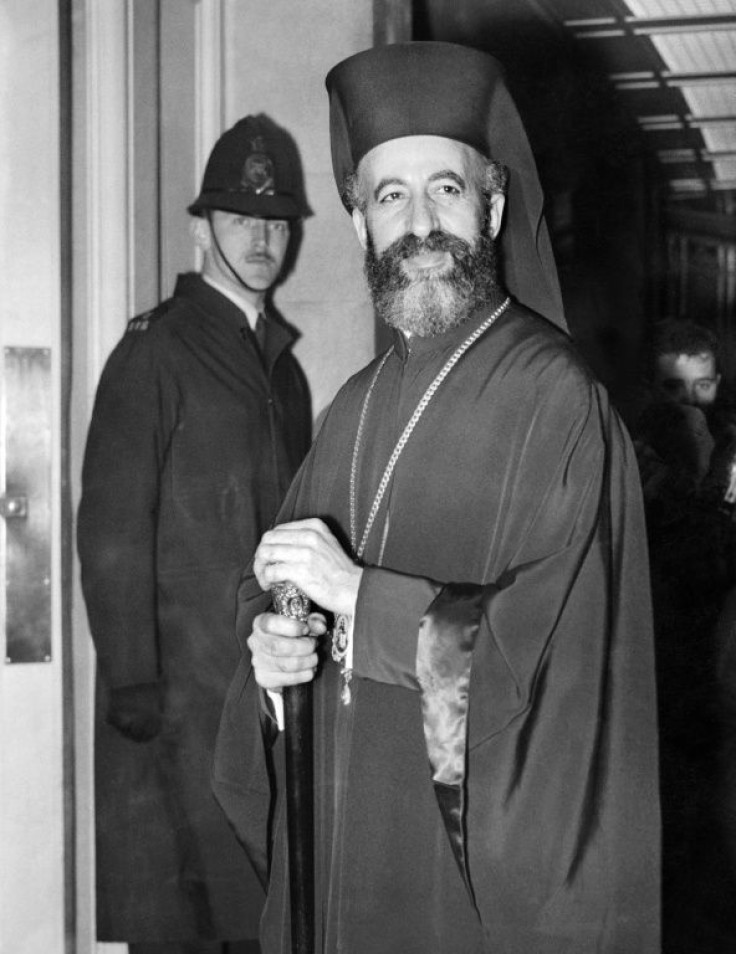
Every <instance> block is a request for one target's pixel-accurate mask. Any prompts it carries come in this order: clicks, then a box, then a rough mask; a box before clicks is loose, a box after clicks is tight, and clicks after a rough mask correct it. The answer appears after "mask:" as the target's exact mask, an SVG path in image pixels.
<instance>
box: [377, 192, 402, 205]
mask: <svg viewBox="0 0 736 954" xmlns="http://www.w3.org/2000/svg"><path fill="white" fill-rule="evenodd" d="M400 198H401V193H400V192H386V193H385V195H382V196H381V197H380V198H379V200H378V202H379V204H380V205H384V204H386V203H387V202H395V201H396V200H397V199H400Z"/></svg>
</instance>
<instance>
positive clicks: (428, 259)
mask: <svg viewBox="0 0 736 954" xmlns="http://www.w3.org/2000/svg"><path fill="white" fill-rule="evenodd" d="M484 173H485V161H484V160H483V159H482V157H481V156H480V155H479V154H478V153H477V152H475V150H473V149H471V148H470V147H468V146H465V145H464V144H462V143H458V142H455V141H454V140H451V139H444V138H442V137H439V136H410V137H406V138H403V139H396V140H391V141H389V142H387V143H383V144H381V145H380V146H377V147H376V148H375V149H373V150H371V152H369V153H368V154H367V155H366V156H365V158H364V159H363V161H362V162H361V164H360V168H359V170H358V176H359V187H360V193H361V195H362V197H363V200H364V204H363V206H362V207H361V208H360V209H356V210H355V211H354V212H353V223H354V225H355V228H356V231H357V233H358V238H359V240H360V242H361V244H362V245H363V247H364V248H365V249H366V274H367V277H368V281H369V284H370V287H371V293H372V295H373V302H374V306H375V308H376V311H377V313H378V314H379V316H380V317H381V318H383V319H384V320H385V321H386V322H387V323H388V324H389V325H392V326H394V327H398V328H401V329H402V330H404V331H408V332H410V333H413V334H414V333H415V334H419V335H428V334H436V333H439V332H442V331H444V330H446V329H447V328H450V327H453V326H455V325H457V324H459V323H461V322H462V321H464V320H465V319H466V318H467V317H468V315H469V313H470V311H472V309H473V308H474V307H475V306H477V305H479V304H481V303H482V302H483V301H485V300H487V299H488V295H489V293H490V291H491V290H492V289H494V288H495V287H496V280H495V279H496V275H495V258H494V250H493V240H494V238H495V236H496V234H497V233H498V230H499V228H500V224H501V215H502V211H503V202H504V200H503V196H501V195H494V196H493V197H492V198H491V199H490V201H489V199H488V198H487V197H486V196H485V194H484V193H483V190H482V183H483V177H484Z"/></svg>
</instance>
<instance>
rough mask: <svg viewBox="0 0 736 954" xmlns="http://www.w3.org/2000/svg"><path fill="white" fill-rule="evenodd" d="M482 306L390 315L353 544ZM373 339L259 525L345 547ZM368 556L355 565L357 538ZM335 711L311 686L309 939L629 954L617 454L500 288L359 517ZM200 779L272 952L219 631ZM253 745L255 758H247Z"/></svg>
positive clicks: (650, 892)
mask: <svg viewBox="0 0 736 954" xmlns="http://www.w3.org/2000/svg"><path fill="white" fill-rule="evenodd" d="M484 317H485V314H483V315H479V316H477V317H475V318H474V319H473V320H472V321H471V322H470V323H469V324H468V325H465V326H463V327H461V328H458V329H455V330H453V331H450V332H448V333H446V334H443V335H441V336H439V337H437V338H429V339H412V340H411V341H410V342H409V343H408V344H407V342H406V341H405V340H404V339H403V338H402V337H401V336H398V337H397V341H396V344H395V349H394V351H393V353H392V354H391V355H390V356H389V358H388V360H387V361H386V363H385V365H384V367H383V369H382V370H381V372H380V374H379V377H378V379H377V382H376V384H375V387H374V389H373V392H372V395H371V398H370V401H369V403H368V406H367V410H366V415H365V427H364V432H363V438H362V442H361V447H360V452H359V455H358V458H357V467H356V478H357V480H356V484H355V490H356V494H355V497H356V503H357V514H356V517H357V519H356V521H355V522H356V528H355V531H354V532H355V535H356V536H357V537H358V539H359V538H360V536H361V535H362V532H363V528H364V526H365V523H366V520H367V516H368V512H369V510H370V507H371V504H372V502H373V500H374V496H375V493H376V489H377V487H378V484H379V481H380V479H381V475H382V473H383V471H384V467H385V465H386V462H387V461H388V459H389V456H390V454H391V451H392V450H393V448H394V446H395V443H396V441H397V439H398V437H399V435H400V434H401V433H402V431H403V429H404V427H405V425H406V423H407V421H408V420H409V418H410V417H411V415H412V413H413V411H414V409H415V407H416V406H417V403H418V402H419V400H420V399H421V397H422V395H423V394H424V392H425V389H426V388H427V386H428V385H429V384H430V382H432V380H433V379H434V378H435V376H436V375H437V373H438V372H439V370H440V369H441V368H442V366H443V364H444V363H445V361H446V360H447V358H448V357H449V356H450V355H451V354H452V353H453V351H454V350H455V348H456V347H457V346H458V345H459V344H460V343H461V342H462V341H463V340H464V339H465V338H466V336H467V335H468V334H469V332H470V331H471V330H472V329H473V327H474V326H477V325H478V324H479V323H480V322H481V321H482V319H483V318H484ZM377 364H378V359H377V361H376V362H373V363H372V364H371V365H370V366H369V367H368V368H366V369H364V370H363V371H362V372H360V373H359V374H357V375H356V376H355V377H354V378H352V379H351V380H350V381H349V382H348V383H347V384H346V385H345V387H344V388H343V389H342V391H341V392H340V394H339V395H338V397H337V398H336V399H335V401H334V403H333V406H332V408H331V410H330V413H329V415H328V417H327V420H326V421H325V424H324V426H323V428H322V431H321V432H320V435H319V437H318V439H317V441H316V443H315V445H314V446H313V448H312V451H311V453H310V455H309V456H308V458H307V460H306V461H305V463H304V465H303V467H302V469H301V471H300V473H299V475H298V476H297V478H296V479H295V482H294V484H293V485H292V488H291V491H290V494H289V496H288V497H287V500H286V502H285V504H284V507H283V509H282V512H281V514H280V517H279V522H282V521H285V520H288V519H296V518H302V517H308V516H309V517H312V516H317V517H321V518H323V519H324V520H326V521H327V522H328V523H329V524H330V526H331V527H332V528H333V529H334V530H335V531H336V532H337V533H338V534H339V536H340V538H341V539H342V540H343V541H344V542H345V544H346V546H349V540H350V516H349V501H350V470H351V458H352V454H353V448H354V441H355V435H356V432H357V430H358V424H359V419H360V415H361V409H362V408H363V406H364V400H365V396H366V392H367V390H368V388H369V386H370V382H371V381H372V379H373V376H374V374H375V371H376V367H377ZM381 551H382V557H381V559H380V566H379V565H378V562H379V554H381ZM363 562H364V564H365V567H366V569H365V571H364V574H363V579H362V582H361V587H360V592H359V596H358V605H357V612H356V619H355V632H354V652H355V656H354V676H353V680H352V700H351V702H350V704H349V705H345V704H343V702H342V701H341V699H340V688H341V685H340V673H339V669H338V667H337V666H336V665H335V663H333V662H332V661H331V660H330V659H329V655H328V654H327V653H326V654H325V661H324V663H323V665H322V667H321V669H320V672H319V674H318V675H317V678H316V679H315V682H314V701H315V746H316V753H315V795H316V809H315V828H316V845H317V861H316V873H315V890H316V900H317V920H318V947H317V950H318V951H324V952H329V954H335V952H338V951H340V952H343V951H344V952H349V954H375V952H377V951H380V952H382V954H480V952H487V954H551V952H555V954H562V952H565V954H590V952H592V951H596V952H598V954H612V952H620V954H631V952H634V951H636V952H637V954H649V952H652V954H653V952H655V951H657V950H658V930H659V929H658V921H659V911H658V906H659V887H658V870H659V853H658V852H659V807H658V793H657V749H656V729H655V692H654V663H653V651H652V636H651V619H650V598H649V589H648V571H647V553H646V544H645V535H644V524H643V518H642V508H641V501H640V491H639V481H638V476H637V469H636V464H635V460H634V456H633V453H632V449H631V446H630V443H629V439H628V437H627V435H626V433H625V431H624V429H623V427H622V425H621V423H620V421H619V419H618V417H617V415H616V414H615V412H614V411H613V410H612V409H611V407H610V405H609V403H608V400H607V397H606V394H605V391H604V390H603V388H602V387H601V386H600V385H599V384H598V383H597V382H595V381H594V380H593V379H592V378H591V376H590V375H589V373H588V372H587V370H586V369H585V368H584V366H583V365H582V363H581V362H580V360H579V358H578V357H577V355H576V353H575V352H574V349H573V347H572V345H571V343H570V342H569V339H567V337H566V336H565V335H564V334H562V333H561V332H559V331H558V330H556V329H555V328H553V327H552V326H551V325H549V324H548V323H547V322H546V321H544V320H543V319H541V318H539V317H537V316H535V315H533V314H532V313H530V312H528V311H527V310H526V309H523V308H521V307H520V306H517V305H512V307H511V308H510V309H509V310H508V311H507V312H506V313H505V314H503V315H502V317H501V318H499V319H498V321H497V322H496V324H495V325H494V326H492V327H491V328H490V330H489V331H487V332H486V333H485V334H484V335H483V336H482V337H481V338H480V339H479V340H478V341H477V342H476V343H475V344H474V345H473V346H472V347H471V348H470V349H469V350H468V351H467V353H466V354H465V355H464V356H463V357H462V358H461V359H460V361H459V362H458V363H457V365H456V366H455V367H454V369H453V370H452V371H451V372H450V374H449V375H448V377H447V378H446V379H445V381H444V382H443V383H442V385H441V386H440V388H439V390H438V391H437V393H436V394H435V396H434V397H433V398H432V400H431V401H430V403H429V404H428V406H427V408H426V410H425V411H424V413H423V415H422V416H421V418H420V420H419V422H418V423H417V425H416V427H415V429H414V431H413V433H412V435H411V437H410V438H409V440H408V442H407V444H406V446H405V448H404V449H403V451H402V453H401V455H400V457H399V460H398V463H397V465H396V468H395V471H394V474H393V477H392V480H391V482H390V485H389V488H388V490H387V492H386V494H385V496H384V499H383V502H382V505H381V507H380V510H379V512H378V515H377V517H376V520H375V525H374V527H373V530H372V531H371V534H370V536H369V538H368V543H367V546H366V550H365V554H364V557H363ZM239 599H240V608H239V623H238V626H239V638H240V641H241V645H242V646H243V647H244V655H243V660H242V663H241V666H240V669H239V671H238V673H237V675H236V678H235V680H234V682H233V684H232V686H231V689H230V693H229V696H228V700H227V702H226V706H225V710H224V713H223V719H222V722H221V727H220V733H219V738H218V748H217V755H216V762H215V770H214V787H215V792H216V794H217V796H218V798H219V800H220V802H221V804H222V805H223V807H224V809H225V811H226V812H227V814H228V816H229V818H230V820H231V822H232V824H233V825H234V827H235V829H236V831H237V833H238V835H239V837H240V838H241V840H242V841H243V843H244V844H245V845H246V847H247V849H248V851H249V854H250V856H251V859H252V860H253V862H254V864H255V865H256V867H257V868H258V869H259V870H260V872H261V875H262V877H263V878H264V880H266V879H268V885H269V887H268V901H267V906H266V909H265V912H264V915H263V919H262V923H261V940H262V944H263V950H264V952H265V954H277V952H278V954H286V952H288V951H289V933H288V932H289V927H288V873H287V870H286V868H287V861H286V847H285V818H284V799H283V783H282V779H283V768H282V761H283V755H282V744H281V743H282V740H281V738H280V737H277V736H276V734H275V733H274V731H273V727H272V726H271V725H270V724H269V722H268V717H267V716H265V714H264V707H263V699H262V698H260V694H259V690H258V687H257V686H256V684H255V680H254V677H253V673H252V671H251V670H250V667H249V659H248V654H247V649H245V638H246V637H247V635H248V634H249V632H250V628H251V621H252V619H253V616H254V615H255V614H256V613H257V612H260V611H262V610H264V609H265V608H266V606H267V604H268V599H267V597H265V596H264V594H260V593H259V590H258V586H257V584H256V583H255V581H254V580H253V579H252V578H249V577H247V576H246V577H245V578H244V580H243V583H242V585H241V588H240V594H239ZM269 766H272V767H273V771H271V770H270V768H269Z"/></svg>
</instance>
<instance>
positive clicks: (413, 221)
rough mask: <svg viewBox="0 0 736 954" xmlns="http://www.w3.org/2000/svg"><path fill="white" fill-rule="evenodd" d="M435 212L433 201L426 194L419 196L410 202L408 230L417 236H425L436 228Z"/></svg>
mask: <svg viewBox="0 0 736 954" xmlns="http://www.w3.org/2000/svg"><path fill="white" fill-rule="evenodd" d="M437 225H438V223H437V212H436V209H435V208H434V204H433V202H432V201H431V200H430V199H428V198H427V197H426V196H420V197H419V198H417V199H415V200H414V202H412V204H411V211H410V221H409V223H408V226H409V228H408V231H409V232H411V233H412V234H414V235H416V236H417V237H418V238H425V237H426V236H427V235H429V233H430V232H433V231H435V229H436V228H437Z"/></svg>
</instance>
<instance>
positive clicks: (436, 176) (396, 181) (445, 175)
mask: <svg viewBox="0 0 736 954" xmlns="http://www.w3.org/2000/svg"><path fill="white" fill-rule="evenodd" d="M440 179H450V180H451V181H452V182H454V183H455V184H456V185H457V186H459V187H460V188H461V189H465V188H467V182H466V181H465V179H464V178H463V177H462V176H461V175H460V174H459V173H457V172H455V171H454V170H453V169H440V170H439V171H438V172H433V173H432V175H431V176H430V177H429V181H430V182H437V181H439V180H440ZM392 185H399V186H403V185H406V183H405V182H404V180H403V179H401V178H399V176H386V178H384V179H381V181H380V182H379V183H378V185H377V186H376V188H375V189H374V190H373V198H374V199H375V200H377V199H378V196H379V195H380V193H381V192H382V191H383V190H384V189H385V188H386V187H387V186H392Z"/></svg>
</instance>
